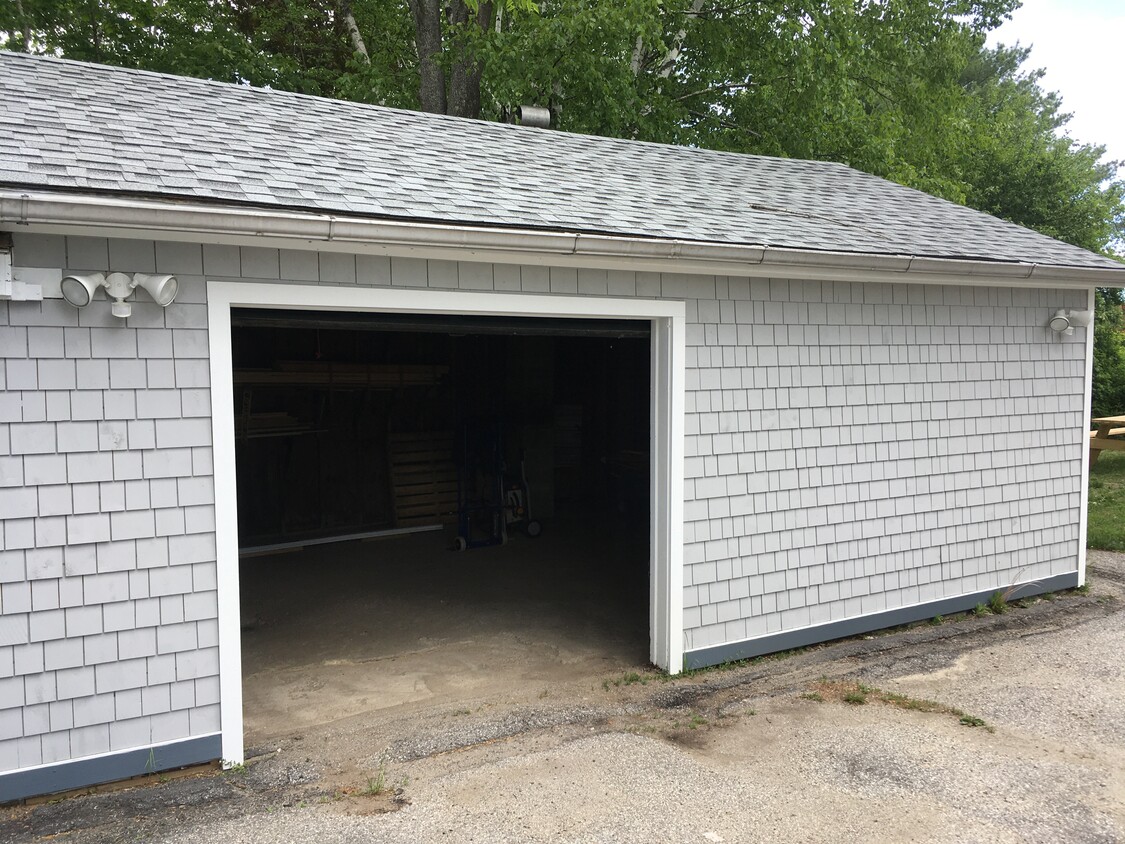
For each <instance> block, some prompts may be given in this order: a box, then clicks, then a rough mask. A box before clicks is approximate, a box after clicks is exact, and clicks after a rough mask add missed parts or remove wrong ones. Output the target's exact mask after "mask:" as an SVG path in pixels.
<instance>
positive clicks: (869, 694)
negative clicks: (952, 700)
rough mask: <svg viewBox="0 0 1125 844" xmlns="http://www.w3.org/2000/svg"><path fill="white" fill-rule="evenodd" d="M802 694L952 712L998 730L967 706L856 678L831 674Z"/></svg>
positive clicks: (973, 723) (967, 722)
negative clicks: (851, 678) (831, 678)
mask: <svg viewBox="0 0 1125 844" xmlns="http://www.w3.org/2000/svg"><path fill="white" fill-rule="evenodd" d="M799 697H800V698H802V699H804V700H815V701H817V702H823V701H830V700H832V701H840V702H842V703H850V704H852V705H860V704H865V703H869V702H875V703H881V704H884V705H885V706H894V707H897V708H898V709H907V710H911V711H913V712H936V713H939V714H942V715H952V716H953V717H954V718H956V719H957V720H958V721H959V722H960V723H961V724H963V725H964V726H966V727H983V728H984V729H985V730H987V731H988V732H990V733H992V732H995V729H994V728H993V727H991V726H989V724H988V723H986V722H985V720H984V719H983V718H978V717H977V716H975V715H970V714H969V713H967V712H965V711H964V710H962V709H958V708H957V707H956V706H949V705H948V704H945V703H939V702H938V701H936V700H926V699H924V698H916V697H909V696H908V695H903V694H899V693H898V692H887V691H883V690H882V689H877V688H875V687H874V686H868V685H865V684H864V683H857V682H855V681H853V680H828V679H827V678H821V679H820V680H819V681H817V682H816V683H815V684H814V686H813V690H812V691H808V692H804V693H803V694H801V695H799Z"/></svg>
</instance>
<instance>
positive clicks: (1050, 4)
mask: <svg viewBox="0 0 1125 844" xmlns="http://www.w3.org/2000/svg"><path fill="white" fill-rule="evenodd" d="M998 41H999V42H1001V43H1004V44H1014V43H1015V42H1016V41H1019V42H1020V44H1022V45H1024V46H1031V48H1032V50H1031V57H1030V58H1029V59H1028V61H1027V63H1026V64H1025V68H1026V69H1032V68H1037V67H1042V68H1044V69H1045V70H1046V71H1047V75H1046V76H1045V77H1044V78H1043V80H1042V81H1041V82H1040V85H1042V86H1043V88H1045V89H1047V90H1048V91H1058V92H1059V94H1061V95H1062V101H1063V110H1064V111H1068V112H1071V113H1072V114H1073V115H1074V116H1073V117H1072V118H1071V121H1070V123H1069V124H1068V125H1067V129H1068V132H1069V134H1070V136H1071V137H1072V138H1074V139H1075V140H1078V141H1082V142H1083V143H1096V144H1102V145H1103V146H1105V147H1106V157H1107V158H1111V159H1117V160H1119V161H1125V97H1123V96H1122V92H1123V90H1125V86H1123V83H1125V80H1123V78H1122V69H1123V68H1125V0H1023V7H1022V8H1020V9H1018V10H1016V12H1014V13H1013V14H1012V19H1011V20H1010V21H1008V22H1007V23H1005V24H1004V25H1003V26H1002V27H1000V29H998V30H996V31H995V32H994V33H992V35H991V37H990V38H989V43H990V44H995V43H997V42H998ZM1122 173H1123V174H1125V167H1123V168H1122Z"/></svg>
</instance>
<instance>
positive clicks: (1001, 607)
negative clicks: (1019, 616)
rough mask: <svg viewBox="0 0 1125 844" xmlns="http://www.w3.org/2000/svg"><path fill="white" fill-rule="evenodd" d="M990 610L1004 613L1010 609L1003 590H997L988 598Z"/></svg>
mask: <svg viewBox="0 0 1125 844" xmlns="http://www.w3.org/2000/svg"><path fill="white" fill-rule="evenodd" d="M988 611H989V612H991V613H993V614H994V615H1003V614H1004V613H1006V612H1007V611H1008V601H1007V599H1006V598H1005V597H1004V593H1003V592H1001V591H999V590H997V591H995V592H993V593H992V597H991V598H989V599H988Z"/></svg>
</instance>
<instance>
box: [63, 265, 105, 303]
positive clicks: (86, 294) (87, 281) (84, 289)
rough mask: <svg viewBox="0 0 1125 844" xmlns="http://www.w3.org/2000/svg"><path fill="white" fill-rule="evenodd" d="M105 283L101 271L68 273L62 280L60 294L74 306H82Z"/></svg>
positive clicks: (92, 297) (91, 298) (90, 299)
mask: <svg viewBox="0 0 1125 844" xmlns="http://www.w3.org/2000/svg"><path fill="white" fill-rule="evenodd" d="M104 284H105V276H104V275H102V274H101V273H90V274H88V275H68V276H66V277H65V278H63V280H62V295H63V298H64V299H66V301H67V302H69V303H70V304H72V305H73V306H74V307H76V308H84V307H86V306H87V305H89V304H90V302H92V301H93V299H94V292H95V291H96V290H97V289H98V288H99V287H101V286H102V285H104Z"/></svg>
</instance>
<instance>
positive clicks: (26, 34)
mask: <svg viewBox="0 0 1125 844" xmlns="http://www.w3.org/2000/svg"><path fill="white" fill-rule="evenodd" d="M16 17H17V18H18V19H19V22H20V32H21V34H22V35H23V51H24V52H25V53H30V52H31V23H30V22H29V21H28V19H27V12H25V11H24V8H23V0H16ZM14 34H15V33H13V35H14Z"/></svg>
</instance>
